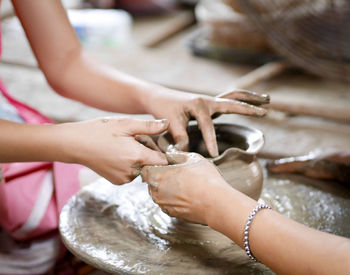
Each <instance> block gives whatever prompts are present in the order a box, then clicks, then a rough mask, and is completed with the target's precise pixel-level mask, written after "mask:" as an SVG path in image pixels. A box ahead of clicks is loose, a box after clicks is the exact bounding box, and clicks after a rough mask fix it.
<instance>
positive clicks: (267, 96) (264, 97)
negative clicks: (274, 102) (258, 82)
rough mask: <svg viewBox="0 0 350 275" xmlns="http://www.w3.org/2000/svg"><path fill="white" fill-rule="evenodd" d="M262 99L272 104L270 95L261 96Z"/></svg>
mask: <svg viewBox="0 0 350 275" xmlns="http://www.w3.org/2000/svg"><path fill="white" fill-rule="evenodd" d="M261 97H262V98H263V99H264V102H266V103H269V102H270V96H269V95H268V94H261Z"/></svg>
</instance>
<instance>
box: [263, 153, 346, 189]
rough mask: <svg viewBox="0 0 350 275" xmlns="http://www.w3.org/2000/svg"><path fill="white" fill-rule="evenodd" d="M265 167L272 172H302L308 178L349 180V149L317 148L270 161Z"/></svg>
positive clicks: (344, 181) (343, 181)
mask: <svg viewBox="0 0 350 275" xmlns="http://www.w3.org/2000/svg"><path fill="white" fill-rule="evenodd" d="M267 168H268V170H269V171H270V172H273V173H295V174H303V175H305V176H307V177H310V178H317V179H325V180H336V181H339V182H342V183H347V184H348V185H349V182H350V151H346V150H337V149H326V150H317V151H314V152H311V153H309V154H308V155H305V156H299V157H291V158H284V159H279V160H275V161H271V162H269V163H268V164H267Z"/></svg>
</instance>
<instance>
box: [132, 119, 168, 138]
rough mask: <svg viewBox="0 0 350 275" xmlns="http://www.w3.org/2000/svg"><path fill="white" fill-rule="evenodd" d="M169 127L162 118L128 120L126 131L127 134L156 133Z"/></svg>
mask: <svg viewBox="0 0 350 275" xmlns="http://www.w3.org/2000/svg"><path fill="white" fill-rule="evenodd" d="M168 127H169V122H168V120H167V119H162V120H141V119H130V120H128V125H127V133H128V134H129V135H158V134H160V133H162V132H164V131H166V130H167V129H168Z"/></svg>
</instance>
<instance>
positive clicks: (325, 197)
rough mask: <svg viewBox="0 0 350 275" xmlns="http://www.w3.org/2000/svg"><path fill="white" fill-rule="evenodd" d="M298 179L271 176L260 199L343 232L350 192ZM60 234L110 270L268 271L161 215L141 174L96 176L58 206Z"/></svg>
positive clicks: (219, 240) (210, 234) (214, 237)
mask: <svg viewBox="0 0 350 275" xmlns="http://www.w3.org/2000/svg"><path fill="white" fill-rule="evenodd" d="M300 179H301V178H298V177H297V178H296V179H293V180H290V179H288V178H283V177H282V178H281V177H275V178H273V177H272V178H271V177H269V178H268V179H267V180H266V181H265V187H264V189H263V193H262V200H263V201H266V202H267V203H269V204H270V205H271V206H272V207H273V208H275V209H277V210H278V211H279V212H281V213H282V214H284V215H287V216H290V217H291V218H294V219H295V220H298V221H300V222H303V223H304V224H306V225H309V226H311V227H314V228H317V229H320V230H324V231H327V232H332V233H337V234H339V235H343V236H347V235H349V234H350V233H349V232H350V228H349V227H350V223H349V221H350V199H349V198H350V193H349V192H346V191H344V190H339V189H338V186H337V185H335V186H332V187H331V190H329V188H328V187H326V188H323V187H322V186H321V187H322V188H320V186H318V183H319V182H316V183H317V184H316V185H317V186H314V183H315V181H311V184H310V182H306V183H302V184H300ZM298 181H299V182H298ZM327 186H328V185H327ZM60 232H61V236H62V238H63V241H64V243H65V245H66V246H67V247H68V249H69V250H70V251H71V252H72V253H74V254H75V255H76V256H78V257H79V258H81V259H82V260H84V261H85V262H87V263H89V264H91V265H93V266H95V267H97V268H100V269H102V270H105V271H107V272H112V273H119V274H270V273H272V272H271V271H270V270H268V269H267V268H266V267H265V266H264V265H262V264H258V263H253V262H252V261H250V260H249V259H248V257H247V256H246V255H245V253H244V251H243V250H242V249H240V248H239V247H238V246H236V245H235V244H234V243H232V242H231V241H230V240H229V239H227V238H226V237H224V236H223V235H221V234H219V233H217V232H214V231H213V230H211V229H209V228H207V227H204V226H201V225H191V224H188V223H184V222H181V221H178V220H177V219H173V218H170V217H169V216H167V215H165V214H164V213H163V212H161V211H160V209H159V207H158V206H157V205H155V204H154V203H153V201H152V200H151V198H150V196H149V195H148V190H147V185H146V184H145V183H142V182H141V180H140V178H137V179H136V180H135V181H134V182H132V183H130V184H126V185H123V186H113V185H111V184H110V183H108V182H107V181H106V180H104V179H101V180H98V181H97V182H95V183H93V184H91V185H89V186H86V187H85V188H83V189H82V190H81V191H79V192H78V193H77V194H76V195H75V196H73V197H72V198H71V199H70V200H69V202H68V203H67V205H65V207H64V208H63V210H62V212H61V215H60ZM347 237H349V236H347Z"/></svg>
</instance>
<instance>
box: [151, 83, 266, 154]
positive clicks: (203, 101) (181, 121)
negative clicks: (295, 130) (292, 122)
mask: <svg viewBox="0 0 350 275" xmlns="http://www.w3.org/2000/svg"><path fill="white" fill-rule="evenodd" d="M269 100H270V99H269V96H268V95H260V94H256V93H253V92H249V91H244V90H236V91H233V92H229V93H225V94H222V95H220V96H218V97H211V96H205V95H198V94H191V93H184V92H178V91H173V90H169V89H164V88H161V90H160V91H157V90H155V91H154V93H152V95H151V96H150V97H149V99H147V104H146V105H147V106H148V107H147V108H148V110H147V111H148V112H149V113H151V114H152V115H153V116H154V117H155V118H166V119H168V120H169V123H170V126H169V131H170V133H171V134H172V136H173V138H174V142H175V144H176V148H177V149H178V150H186V149H187V146H188V142H189V141H188V135H187V132H186V127H187V124H188V122H189V120H190V119H191V118H194V119H196V120H197V122H198V124H199V127H200V129H201V131H202V135H203V138H204V141H205V144H206V147H207V150H208V152H209V154H210V155H211V156H212V157H216V156H218V154H219V152H218V146H217V143H216V135H215V130H214V126H213V122H212V116H216V115H218V114H223V113H226V114H228V113H236V114H243V115H253V116H264V115H265V114H266V112H267V111H266V109H264V108H261V107H258V106H259V105H262V104H266V103H269ZM254 105H256V106H254Z"/></svg>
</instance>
